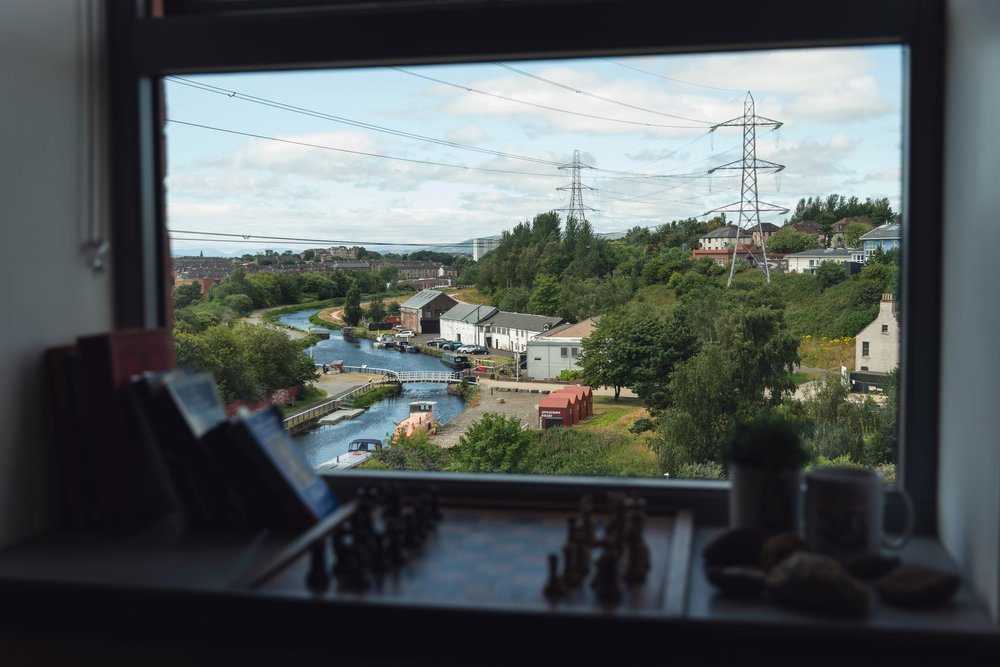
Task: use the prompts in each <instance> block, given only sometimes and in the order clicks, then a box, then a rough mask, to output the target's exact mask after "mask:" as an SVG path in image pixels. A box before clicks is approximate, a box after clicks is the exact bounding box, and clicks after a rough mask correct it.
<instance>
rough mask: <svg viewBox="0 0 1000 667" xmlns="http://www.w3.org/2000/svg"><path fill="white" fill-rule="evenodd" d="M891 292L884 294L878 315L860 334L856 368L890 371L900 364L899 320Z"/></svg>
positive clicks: (860, 369) (880, 371)
mask: <svg viewBox="0 0 1000 667" xmlns="http://www.w3.org/2000/svg"><path fill="white" fill-rule="evenodd" d="M894 305H895V304H894V303H893V300H892V295H891V294H883V295H882V302H881V303H880V304H879V308H878V317H876V318H875V319H874V320H873V321H872V323H871V324H869V325H868V326H866V327H865V328H864V329H862V330H861V333H859V334H858V337H857V339H856V341H855V344H856V346H855V349H854V370H857V371H872V372H875V373H889V372H891V371H892V370H893V369H894V368H896V367H897V366H899V320H897V319H896V313H895V308H894V307H893V306H894Z"/></svg>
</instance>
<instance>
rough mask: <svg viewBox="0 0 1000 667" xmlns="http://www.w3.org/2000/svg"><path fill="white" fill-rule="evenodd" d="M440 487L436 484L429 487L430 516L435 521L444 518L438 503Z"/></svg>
mask: <svg viewBox="0 0 1000 667" xmlns="http://www.w3.org/2000/svg"><path fill="white" fill-rule="evenodd" d="M439 495H440V489H439V488H438V487H437V486H432V487H431V492H430V497H431V518H432V519H434V521H435V522H438V521H441V519H443V518H444V514H443V513H442V512H441V504H440V502H439V501H440V498H439Z"/></svg>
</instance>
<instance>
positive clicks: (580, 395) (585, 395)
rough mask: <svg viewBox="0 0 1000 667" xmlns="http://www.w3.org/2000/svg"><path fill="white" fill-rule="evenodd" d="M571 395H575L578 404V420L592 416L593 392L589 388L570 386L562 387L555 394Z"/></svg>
mask: <svg viewBox="0 0 1000 667" xmlns="http://www.w3.org/2000/svg"><path fill="white" fill-rule="evenodd" d="M564 392H565V393H571V394H573V395H575V396H576V397H577V399H578V401H579V403H580V419H586V418H587V417H589V416H591V415H592V414H594V392H593V390H592V389H591V388H590V387H586V386H581V385H570V386H568V387H563V388H562V389H560V390H559V391H558V392H556V393H564Z"/></svg>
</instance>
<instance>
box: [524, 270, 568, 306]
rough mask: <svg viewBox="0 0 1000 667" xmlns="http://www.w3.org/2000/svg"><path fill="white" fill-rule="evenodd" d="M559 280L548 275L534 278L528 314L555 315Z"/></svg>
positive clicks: (539, 275) (544, 274)
mask: <svg viewBox="0 0 1000 667" xmlns="http://www.w3.org/2000/svg"><path fill="white" fill-rule="evenodd" d="M561 289H562V288H561V286H560V284H559V279H558V278H556V277H555V276H553V275H549V274H548V273H540V274H538V275H537V276H536V277H535V287H534V289H532V290H531V297H530V298H529V299H528V312H530V313H534V314H535V315H555V314H556V311H557V310H558V308H559V293H560V291H561Z"/></svg>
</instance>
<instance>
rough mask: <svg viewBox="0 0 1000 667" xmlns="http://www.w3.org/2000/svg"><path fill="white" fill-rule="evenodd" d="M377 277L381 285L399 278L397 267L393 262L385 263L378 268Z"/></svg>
mask: <svg viewBox="0 0 1000 667" xmlns="http://www.w3.org/2000/svg"><path fill="white" fill-rule="evenodd" d="M414 254H416V253H414ZM378 277H379V280H381V281H382V286H383V287H385V286H386V285H388V284H390V283H394V282H396V280H398V279H399V267H398V266H395V265H393V264H387V265H385V266H383V267H382V268H381V269H379V270H378Z"/></svg>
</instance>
